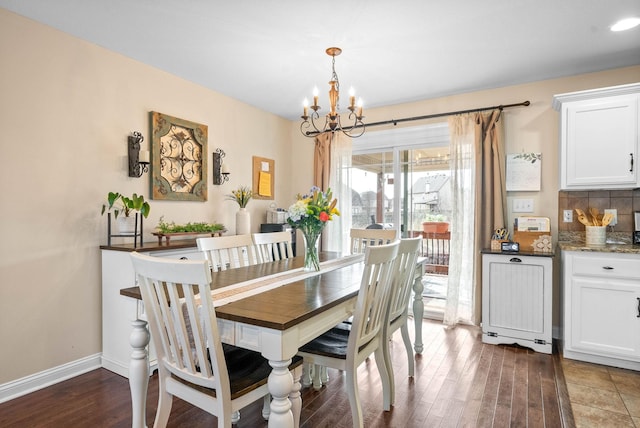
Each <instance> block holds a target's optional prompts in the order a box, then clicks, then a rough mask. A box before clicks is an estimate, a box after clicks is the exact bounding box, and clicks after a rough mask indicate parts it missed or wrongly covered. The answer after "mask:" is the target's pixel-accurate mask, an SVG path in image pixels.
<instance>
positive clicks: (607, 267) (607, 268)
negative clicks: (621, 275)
mask: <svg viewBox="0 0 640 428" xmlns="http://www.w3.org/2000/svg"><path fill="white" fill-rule="evenodd" d="M602 269H604V270H613V268H612V267H611V266H602Z"/></svg>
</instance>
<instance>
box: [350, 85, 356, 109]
mask: <svg viewBox="0 0 640 428" xmlns="http://www.w3.org/2000/svg"><path fill="white" fill-rule="evenodd" d="M355 105H356V90H355V89H353V86H352V87H350V88H349V106H350V107H351V110H353V108H354V107H355Z"/></svg>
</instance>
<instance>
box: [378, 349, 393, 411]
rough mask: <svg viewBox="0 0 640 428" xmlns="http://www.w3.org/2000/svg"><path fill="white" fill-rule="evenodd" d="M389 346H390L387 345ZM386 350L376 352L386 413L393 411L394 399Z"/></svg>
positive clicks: (383, 407)
mask: <svg viewBox="0 0 640 428" xmlns="http://www.w3.org/2000/svg"><path fill="white" fill-rule="evenodd" d="M387 345H388V344H387ZM383 349H384V348H382V347H378V349H376V351H375V356H376V367H378V373H380V381H381V383H382V409H383V410H384V411H386V412H388V411H389V410H391V404H392V397H391V380H390V377H389V376H390V375H389V370H388V368H387V363H386V361H385V358H384V355H383V353H384V350H383Z"/></svg>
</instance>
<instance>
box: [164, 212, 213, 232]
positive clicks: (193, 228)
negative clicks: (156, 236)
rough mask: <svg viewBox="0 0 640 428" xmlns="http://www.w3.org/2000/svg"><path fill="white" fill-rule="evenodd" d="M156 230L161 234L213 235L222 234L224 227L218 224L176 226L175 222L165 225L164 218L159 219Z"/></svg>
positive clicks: (199, 223) (196, 223)
mask: <svg viewBox="0 0 640 428" xmlns="http://www.w3.org/2000/svg"><path fill="white" fill-rule="evenodd" d="M156 230H157V232H158V233H161V234H169V233H215V232H224V230H225V228H224V225H222V224H220V223H206V222H195V223H191V222H189V223H187V224H176V223H175V222H173V221H172V222H170V223H167V222H166V221H164V216H162V217H160V221H159V222H158V225H157V226H156Z"/></svg>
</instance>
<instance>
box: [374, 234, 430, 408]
mask: <svg viewBox="0 0 640 428" xmlns="http://www.w3.org/2000/svg"><path fill="white" fill-rule="evenodd" d="M421 240H422V238H421V237H417V238H406V239H401V240H400V246H399V247H398V256H397V257H396V261H395V264H394V267H393V274H392V276H393V282H392V285H391V291H390V294H389V304H388V305H387V315H386V322H385V323H384V328H383V331H382V343H383V344H384V349H383V351H384V357H385V358H384V361H385V363H386V365H387V370H388V372H389V381H390V382H389V383H390V389H389V400H390V403H391V404H392V405H393V403H394V401H395V377H394V373H393V365H392V361H391V353H390V352H389V342H390V340H391V336H392V335H393V333H394V332H396V331H397V330H400V332H401V334H402V341H403V342H404V347H405V349H406V351H407V360H408V367H409V377H413V375H414V370H415V368H414V361H413V358H414V357H413V348H412V347H411V338H410V337H409V328H408V326H407V322H408V318H409V299H410V298H411V291H412V285H413V281H414V279H415V276H414V273H415V270H416V266H417V260H418V253H419V252H420V243H421V242H420V241H421ZM385 400H386V397H385Z"/></svg>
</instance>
